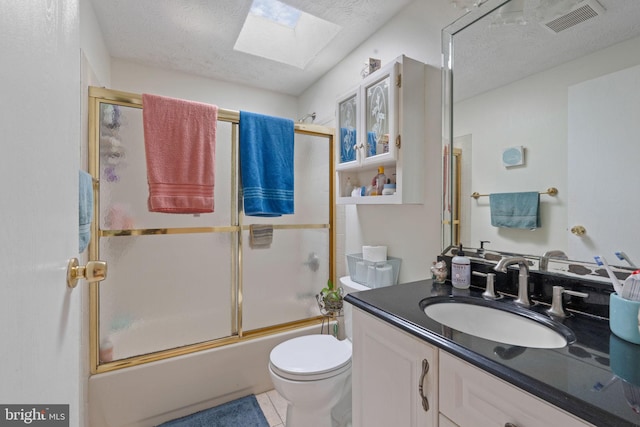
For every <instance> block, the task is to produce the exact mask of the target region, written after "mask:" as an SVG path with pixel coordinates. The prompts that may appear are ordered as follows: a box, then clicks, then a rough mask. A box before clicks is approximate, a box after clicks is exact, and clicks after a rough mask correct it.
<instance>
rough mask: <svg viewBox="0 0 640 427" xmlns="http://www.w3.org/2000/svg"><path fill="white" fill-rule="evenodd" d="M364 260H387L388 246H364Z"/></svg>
mask: <svg viewBox="0 0 640 427" xmlns="http://www.w3.org/2000/svg"><path fill="white" fill-rule="evenodd" d="M362 258H363V259H364V260H365V261H371V262H381V261H386V260H387V247H386V246H363V247H362Z"/></svg>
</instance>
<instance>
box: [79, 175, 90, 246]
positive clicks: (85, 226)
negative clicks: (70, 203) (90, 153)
mask: <svg viewBox="0 0 640 427" xmlns="http://www.w3.org/2000/svg"><path fill="white" fill-rule="evenodd" d="M78 188H79V193H78V239H79V242H78V243H79V253H82V252H84V250H85V249H86V248H87V246H88V245H89V240H90V239H91V221H92V220H93V178H92V177H91V175H89V174H88V173H86V172H84V171H80V181H79V186H78Z"/></svg>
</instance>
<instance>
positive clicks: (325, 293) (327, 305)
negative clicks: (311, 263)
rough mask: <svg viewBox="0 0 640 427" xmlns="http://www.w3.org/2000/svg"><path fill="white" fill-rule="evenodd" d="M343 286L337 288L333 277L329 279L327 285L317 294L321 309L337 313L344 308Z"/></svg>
mask: <svg viewBox="0 0 640 427" xmlns="http://www.w3.org/2000/svg"><path fill="white" fill-rule="evenodd" d="M342 295H343V290H342V288H336V287H335V286H334V284H333V281H332V280H331V279H329V280H327V286H326V287H324V288H322V290H321V291H320V293H319V294H318V295H316V299H317V300H318V305H319V306H320V311H324V312H327V313H337V312H339V311H340V310H342V302H343V301H342Z"/></svg>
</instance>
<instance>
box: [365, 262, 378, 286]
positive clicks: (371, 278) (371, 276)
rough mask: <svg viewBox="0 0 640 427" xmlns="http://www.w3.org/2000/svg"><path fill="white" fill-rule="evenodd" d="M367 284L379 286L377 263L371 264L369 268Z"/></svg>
mask: <svg viewBox="0 0 640 427" xmlns="http://www.w3.org/2000/svg"><path fill="white" fill-rule="evenodd" d="M366 283H367V285H368V286H369V287H370V288H375V287H377V283H378V282H377V280H376V266H375V265H370V266H369V267H368V268H367V282H366Z"/></svg>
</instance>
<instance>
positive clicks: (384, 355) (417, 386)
mask: <svg viewBox="0 0 640 427" xmlns="http://www.w3.org/2000/svg"><path fill="white" fill-rule="evenodd" d="M352 386H353V427H373V426H402V427H412V426H424V427H436V426H437V425H438V393H437V391H438V389H437V387H438V350H437V349H436V348H435V347H432V346H431V345H429V344H427V343H425V342H424V341H421V340H419V339H417V338H415V337H413V336H411V335H409V334H407V333H405V332H403V331H401V330H400V329H398V328H395V327H393V326H391V325H389V324H387V323H385V322H383V321H381V320H379V319H377V318H376V317H374V316H371V315H370V314H368V313H366V312H364V311H362V310H360V309H357V308H354V309H353V365H352ZM422 396H424V399H423V397H422ZM423 402H425V403H424V406H423ZM425 408H427V409H426V410H425Z"/></svg>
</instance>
